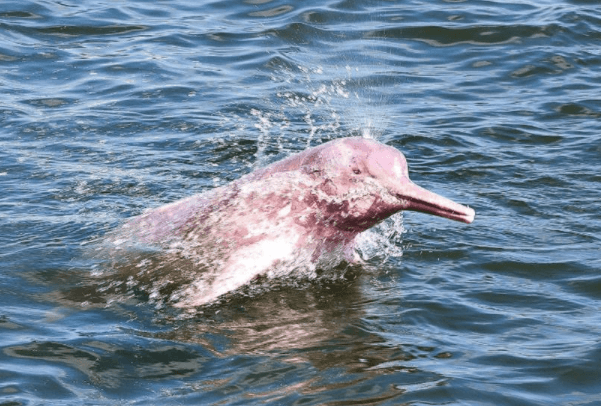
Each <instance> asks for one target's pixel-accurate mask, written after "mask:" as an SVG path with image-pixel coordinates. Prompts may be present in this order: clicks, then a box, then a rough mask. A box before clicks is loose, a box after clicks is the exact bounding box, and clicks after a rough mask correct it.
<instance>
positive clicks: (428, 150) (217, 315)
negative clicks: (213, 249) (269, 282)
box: [0, 0, 601, 405]
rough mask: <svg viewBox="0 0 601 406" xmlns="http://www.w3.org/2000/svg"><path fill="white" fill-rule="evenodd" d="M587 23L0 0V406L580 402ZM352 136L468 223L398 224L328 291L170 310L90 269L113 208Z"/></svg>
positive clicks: (498, 6) (596, 128) (419, 4)
mask: <svg viewBox="0 0 601 406" xmlns="http://www.w3.org/2000/svg"><path fill="white" fill-rule="evenodd" d="M600 15H601V6H599V5H597V4H596V2H590V1H559V2H558V1H553V2H552V1H537V2H534V1H519V2H518V1H514V2H501V1H470V2H467V1H465V2H462V1H436V2H425V1H409V2H394V1H369V2H367V1H366V2H357V1H329V2H325V3H324V2H314V1H309V2H298V3H289V2H284V1H277V0H274V1H269V0H267V1H254V0H248V1H244V2H231V1H225V2H224V1H219V2H202V4H201V3H199V2H193V1H187V0H174V1H170V2H146V1H133V0H128V1H125V0H119V1H88V0H82V1H78V2H74V1H71V0H64V1H61V2H52V1H44V0H37V1H3V2H2V3H1V4H0V38H1V41H0V94H1V97H0V124H1V125H0V293H1V294H0V346H1V351H0V404H3V405H36V404H61V405H82V404H85V405H105V404H106V405H112V404H115V403H119V404H141V405H148V404H157V405H171V404H173V405H176V404H177V405H181V404H227V405H234V404H244V405H246V404H272V405H281V404H303V405H323V404H326V405H344V404H372V405H373V404H381V405H396V404H411V405H424V404H428V405H443V404H444V405H449V404H453V405H454V404H462V405H466V404H469V405H550V404H561V405H567V404H572V405H576V404H578V405H599V404H601V396H600V395H599V393H601V384H600V383H599V382H600V381H599V379H598V377H599V376H600V375H601V367H600V366H599V365H601V338H600V337H601V327H600V326H601V316H600V314H601V312H600V307H601V305H600V304H601V302H600V301H601V276H600V274H599V268H600V265H601V260H600V259H599V258H600V255H599V246H600V238H599V236H600V235H601V217H600V215H599V190H600V189H601V176H600V175H599V173H601V159H600V158H601V143H600V138H599V134H601V98H600V96H599V95H600V94H601V74H600V73H599V72H601V51H600V49H601V48H599V41H600V40H601V19H600V17H599V16H600ZM358 134H370V135H372V136H374V137H376V138H377V139H379V140H380V141H381V142H384V143H387V144H389V145H393V146H395V147H396V148H399V149H401V150H402V151H403V152H404V153H405V155H406V156H407V159H408V162H409V166H410V174H411V177H412V179H413V180H415V181H416V183H418V184H420V185H421V186H424V187H426V188H428V189H430V190H433V191H435V192H437V193H440V194H442V195H445V196H447V197H449V198H452V199H454V200H456V201H458V202H460V203H464V204H468V205H470V206H471V207H474V208H475V209H476V213H477V216H476V220H475V222H474V223H473V224H472V225H469V226H466V225H463V224H459V223H455V222H450V221H447V220H445V219H439V218H434V217H430V216H426V215H423V214H419V213H405V214H404V216H403V218H402V225H401V224H400V223H399V219H396V220H397V223H393V222H388V223H387V224H385V225H384V228H380V229H378V230H376V231H373V232H372V233H371V234H370V235H369V236H368V237H369V238H367V239H366V240H365V241H364V242H363V245H362V246H363V248H364V249H365V250H366V251H369V255H368V256H369V257H370V258H371V259H370V260H369V261H368V263H367V264H366V265H365V266H363V267H359V268H358V269H353V270H352V272H350V273H349V274H348V275H347V278H345V279H344V280H341V281H338V282H335V283H299V284H298V285H296V286H295V285H294V284H282V285H278V284H275V283H274V284H273V286H270V288H269V289H265V290H263V291H261V293H257V292H255V294H252V295H250V296H243V295H240V296H235V297H232V298H230V299H229V300H227V301H225V302H223V303H221V304H216V305H214V306H208V307H205V308H202V309H197V311H196V312H194V313H191V314H190V313H187V312H181V311H179V310H178V309H174V308H173V307H171V306H168V305H165V303H164V301H162V300H161V299H162V298H161V297H158V298H157V297H151V296H150V295H149V294H148V292H145V291H144V290H143V289H140V287H141V285H140V284H136V283H134V284H133V285H131V286H129V287H128V285H127V284H125V285H122V286H120V287H121V288H123V289H121V290H120V291H119V292H114V291H111V290H110V289H109V288H108V287H107V285H103V284H96V282H97V278H98V277H97V276H95V275H98V274H99V273H102V269H103V268H102V267H103V266H104V262H103V259H102V258H99V257H98V256H94V255H90V252H89V251H90V247H92V246H93V245H94V242H95V241H99V240H102V238H103V237H104V236H105V235H107V233H109V232H110V231H111V230H114V229H115V228H117V227H118V226H119V225H120V224H122V223H123V222H124V221H125V219H127V218H129V217H131V216H134V215H137V214H140V213H142V212H143V211H144V209H146V208H152V207H157V206H160V205H162V204H166V203H169V202H172V201H175V200H177V199H179V198H183V197H187V196H190V195H192V194H195V193H200V192H202V191H205V190H208V189H211V188H214V187H215V186H219V185H223V184H225V183H227V182H229V181H231V180H234V179H237V178H239V177H240V176H242V175H243V174H245V173H248V172H250V171H252V170H253V169H255V168H257V167H261V166H263V165H266V164H267V163H269V162H272V161H274V160H277V159H280V158H283V157H285V156H288V155H290V154H291V153H293V152H296V151H300V150H303V149H305V148H306V147H308V146H314V145H318V144H320V143H322V142H324V141H326V140H329V139H333V138H338V137H344V136H348V135H358ZM400 253H402V256H401V255H400ZM249 260H251V259H249ZM165 266H166V267H168V266H169V264H165ZM167 270H168V268H167ZM103 286H104V287H107V289H105V290H103V289H100V288H99V287H103Z"/></svg>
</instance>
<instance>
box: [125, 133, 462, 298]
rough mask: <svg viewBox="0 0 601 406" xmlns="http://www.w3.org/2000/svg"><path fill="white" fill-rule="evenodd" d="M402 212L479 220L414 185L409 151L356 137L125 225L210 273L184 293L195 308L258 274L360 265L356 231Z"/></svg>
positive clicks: (326, 144) (343, 139) (339, 141)
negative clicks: (190, 256)
mask: <svg viewBox="0 0 601 406" xmlns="http://www.w3.org/2000/svg"><path fill="white" fill-rule="evenodd" d="M401 210H414V211H420V212H424V213H429V214H434V215H437V216H442V217H446V218H449V219H452V220H457V221H463V222H465V223H471V222H472V221H473V219H474V210H472V209H471V208H468V207H465V206H462V205H459V204H457V203H455V202H453V201H451V200H448V199H446V198H444V197H442V196H439V195H436V194H434V193H432V192H429V191H427V190H425V189H423V188H421V187H419V186H417V185H415V184H414V183H413V182H411V181H410V180H409V177H408V171H407V162H406V160H405V157H404V156H403V154H402V153H401V152H399V151H398V150H396V149H395V148H393V147H390V146H387V145H384V144H381V143H379V142H377V141H375V140H372V139H366V138H359V137H354V138H342V139H337V140H334V141H330V142H327V143H325V144H322V145H320V146H317V147H314V148H310V149H307V150H305V151H303V152H301V153H299V154H296V155H292V156H290V157H288V158H287V159H284V160H282V161H279V162H276V163H274V164H272V165H269V166H267V167H265V168H262V169H259V170H257V171H255V172H252V173H250V174H248V175H246V176H244V177H242V178H240V179H238V180H237V181H235V182H232V183H230V184H228V185H226V186H223V187H220V188H217V189H214V190H212V191H209V192H207V193H203V194H200V195H195V196H192V197H189V198H186V199H183V200H180V201H178V202H175V203H172V204H169V205H166V206H163V207H160V208H158V209H155V210H153V211H150V212H148V213H146V214H144V215H142V216H140V217H137V218H135V219H133V220H131V221H130V222H129V223H128V224H126V226H125V228H126V229H127V230H129V232H130V233H131V234H132V235H133V236H134V237H136V238H137V239H138V240H141V241H142V242H144V243H151V244H166V243H173V242H174V241H177V242H178V243H180V244H181V245H183V246H184V247H185V250H186V251H187V252H188V253H194V255H196V256H197V258H198V262H199V264H202V265H205V266H206V267H208V268H210V271H209V272H208V273H207V272H206V271H205V273H204V274H203V276H202V277H200V278H199V281H198V283H197V284H196V285H195V286H192V287H190V288H188V289H186V290H185V291H184V292H182V295H181V297H180V298H179V299H180V301H184V302H185V304H183V306H187V305H199V304H203V303H206V302H209V301H211V300H214V299H215V298H216V297H218V296H219V295H221V294H223V293H225V292H228V291H230V290H233V289H236V288H238V287H240V286H242V285H243V284H245V283H247V282H248V281H250V280H251V279H252V278H254V277H255V276H257V275H260V274H265V273H270V274H273V275H279V274H282V273H285V272H288V271H290V269H291V268H292V267H295V266H296V267H298V266H305V267H306V266H308V265H312V266H320V267H321V266H332V265H335V264H336V263H337V262H339V261H340V260H342V259H346V260H351V261H352V260H353V259H354V258H355V253H354V248H353V241H354V239H355V237H356V236H357V234H359V233H360V232H362V231H365V230H367V229H369V228H370V227H372V226H374V225H375V224H377V223H379V222H381V221H382V220H384V219H386V218H387V217H389V216H391V215H392V214H394V213H396V212H399V211H401ZM283 264H285V265H286V266H282V265H283ZM207 275H208V276H207ZM184 296H186V297H184Z"/></svg>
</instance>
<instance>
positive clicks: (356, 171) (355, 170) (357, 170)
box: [353, 168, 361, 175]
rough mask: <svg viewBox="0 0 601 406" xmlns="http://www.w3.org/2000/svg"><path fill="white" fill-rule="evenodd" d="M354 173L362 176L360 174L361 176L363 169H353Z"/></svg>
mask: <svg viewBox="0 0 601 406" xmlns="http://www.w3.org/2000/svg"><path fill="white" fill-rule="evenodd" d="M353 173H354V174H355V175H360V174H361V169H357V168H355V169H353Z"/></svg>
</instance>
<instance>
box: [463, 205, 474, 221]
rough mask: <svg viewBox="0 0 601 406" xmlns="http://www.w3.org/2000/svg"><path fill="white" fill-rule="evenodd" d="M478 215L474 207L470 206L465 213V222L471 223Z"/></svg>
mask: <svg viewBox="0 0 601 406" xmlns="http://www.w3.org/2000/svg"><path fill="white" fill-rule="evenodd" d="M475 217H476V211H475V210H474V209H472V208H471V207H468V208H467V210H466V213H465V222H466V223H467V224H470V223H472V222H473V221H474V218H475Z"/></svg>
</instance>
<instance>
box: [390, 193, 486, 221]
mask: <svg viewBox="0 0 601 406" xmlns="http://www.w3.org/2000/svg"><path fill="white" fill-rule="evenodd" d="M397 198H398V199H399V200H401V201H403V202H406V206H407V207H405V208H404V210H411V211H418V212H421V213H426V214H432V215H435V216H439V217H444V218H448V219H450V220H455V221H461V222H464V223H468V224H469V223H471V222H472V221H474V215H475V213H474V210H473V209H471V208H469V207H466V206H462V205H460V204H457V203H455V204H456V205H457V206H459V207H460V208H461V209H462V210H455V209H452V208H449V207H446V206H444V205H441V204H436V203H433V202H429V201H427V200H423V199H418V198H415V197H410V196H403V195H400V194H397Z"/></svg>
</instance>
